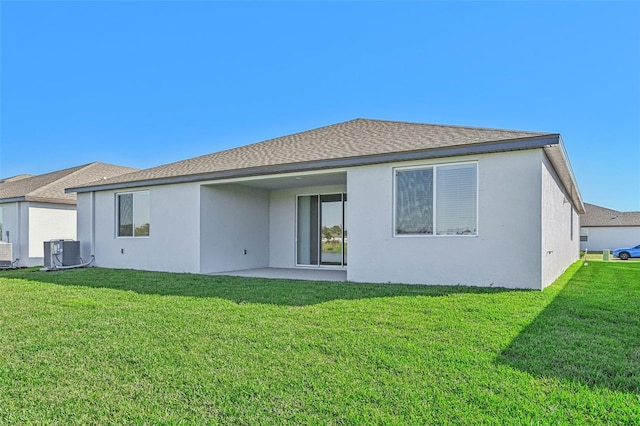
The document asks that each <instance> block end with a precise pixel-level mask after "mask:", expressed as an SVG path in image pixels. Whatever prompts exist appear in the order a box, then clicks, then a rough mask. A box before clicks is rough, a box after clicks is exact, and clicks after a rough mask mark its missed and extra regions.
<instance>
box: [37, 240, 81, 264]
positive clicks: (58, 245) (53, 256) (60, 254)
mask: <svg viewBox="0 0 640 426" xmlns="http://www.w3.org/2000/svg"><path fill="white" fill-rule="evenodd" d="M81 263H82V259H81V258H80V241H73V240H51V241H45V242H44V266H45V268H57V267H60V266H76V265H80V264H81Z"/></svg>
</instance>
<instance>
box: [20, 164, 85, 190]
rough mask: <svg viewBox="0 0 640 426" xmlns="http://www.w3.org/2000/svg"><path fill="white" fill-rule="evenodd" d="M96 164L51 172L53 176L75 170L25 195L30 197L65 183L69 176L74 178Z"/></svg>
mask: <svg viewBox="0 0 640 426" xmlns="http://www.w3.org/2000/svg"><path fill="white" fill-rule="evenodd" d="M94 164H97V162H95V161H94V162H93V163H87V164H82V165H80V166H76V167H69V168H68V169H62V170H58V171H56V172H51V174H53V173H60V172H65V171H68V170H72V169H75V170H73V171H71V172H69V173H68V174H66V175H63V176H62V177H60V178H59V179H54V180H52V181H51V182H49V183H47V184H45V185H42V186H39V187H38V188H36V189H34V190H33V191H31V192H29V193H28V194H25V195H29V194H32V193H35V192H42V191H43V190H44V189H45V188H49V187H50V186H53V185H54V184H56V183H58V182H61V181H64V179H66V178H68V177H69V176H73V175H75V174H76V173H79V172H80V171H82V170H84V169H86V168H88V167H91V166H93V165H94ZM47 174H50V173H45V174H44V175H47ZM44 175H36V176H44Z"/></svg>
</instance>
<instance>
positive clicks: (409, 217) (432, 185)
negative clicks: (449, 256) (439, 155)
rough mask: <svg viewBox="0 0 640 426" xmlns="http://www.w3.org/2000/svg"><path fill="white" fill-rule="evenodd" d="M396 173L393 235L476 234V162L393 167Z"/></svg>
mask: <svg viewBox="0 0 640 426" xmlns="http://www.w3.org/2000/svg"><path fill="white" fill-rule="evenodd" d="M395 176H396V188H395V189H396V192H395V203H396V205H395V234H396V235H434V234H435V235H477V234H478V217H477V205H478V165H477V163H461V164H450V165H441V166H431V167H420V168H409V169H396V172H395ZM434 230H435V232H434Z"/></svg>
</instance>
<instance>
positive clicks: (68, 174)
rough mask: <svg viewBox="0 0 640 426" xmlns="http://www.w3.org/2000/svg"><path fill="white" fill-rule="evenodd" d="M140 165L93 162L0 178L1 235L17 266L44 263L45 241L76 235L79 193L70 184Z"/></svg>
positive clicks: (73, 237)
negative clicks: (72, 192) (77, 197)
mask: <svg viewBox="0 0 640 426" xmlns="http://www.w3.org/2000/svg"><path fill="white" fill-rule="evenodd" d="M137 170H138V169H132V168H129V167H120V166H114V165H111V164H103V163H91V164H87V165H83V166H78V167H73V168H70V169H65V170H59V171H56V172H52V173H46V174H43V175H38V176H30V175H20V176H16V177H13V178H8V179H0V233H1V237H2V238H1V239H2V241H5V242H10V243H12V245H13V256H14V257H15V258H19V259H20V262H19V263H18V266H37V265H42V264H43V256H44V253H43V252H44V248H43V247H44V241H49V240H51V239H75V238H76V230H77V223H76V194H70V193H66V192H65V190H64V189H65V188H66V187H68V186H75V185H82V184H86V183H89V182H95V181H97V180H99V179H108V178H111V177H114V176H117V175H121V174H123V173H131V172H133V171H137Z"/></svg>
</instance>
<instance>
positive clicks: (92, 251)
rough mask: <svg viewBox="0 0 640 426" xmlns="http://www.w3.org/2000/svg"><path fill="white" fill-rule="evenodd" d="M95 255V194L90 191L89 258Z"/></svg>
mask: <svg viewBox="0 0 640 426" xmlns="http://www.w3.org/2000/svg"><path fill="white" fill-rule="evenodd" d="M95 254H96V193H95V191H91V256H95Z"/></svg>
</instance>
